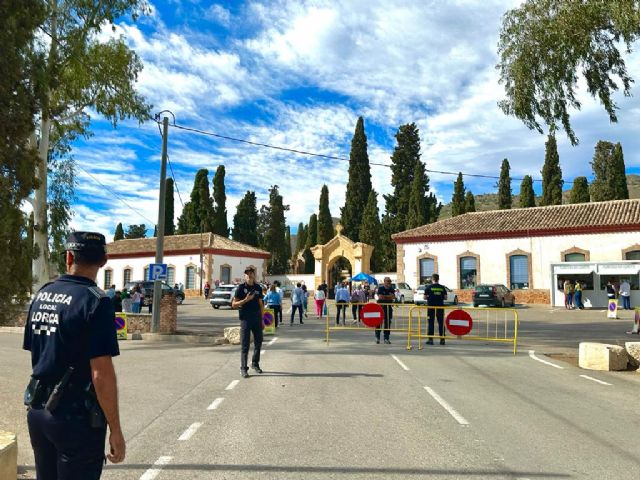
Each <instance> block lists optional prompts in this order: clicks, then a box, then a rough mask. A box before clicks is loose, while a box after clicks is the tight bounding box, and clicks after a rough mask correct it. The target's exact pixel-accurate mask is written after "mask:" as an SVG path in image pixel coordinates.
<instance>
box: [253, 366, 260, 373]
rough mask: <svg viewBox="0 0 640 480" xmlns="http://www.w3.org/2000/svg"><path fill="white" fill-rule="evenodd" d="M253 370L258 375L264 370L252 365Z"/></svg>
mask: <svg viewBox="0 0 640 480" xmlns="http://www.w3.org/2000/svg"><path fill="white" fill-rule="evenodd" d="M251 368H253V369H254V370H255V371H256V372H258V373H262V369H261V368H260V365H251Z"/></svg>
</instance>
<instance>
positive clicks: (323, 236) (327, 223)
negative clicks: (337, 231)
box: [318, 185, 334, 245]
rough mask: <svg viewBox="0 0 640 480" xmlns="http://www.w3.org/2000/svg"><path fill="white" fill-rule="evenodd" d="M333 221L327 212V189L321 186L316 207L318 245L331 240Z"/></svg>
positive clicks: (328, 211) (329, 212)
mask: <svg viewBox="0 0 640 480" xmlns="http://www.w3.org/2000/svg"><path fill="white" fill-rule="evenodd" d="M333 235H334V233H333V219H332V218H331V211H330V210H329V187H327V186H326V185H323V186H322V189H321V190H320V203H319V205H318V244H319V245H324V244H325V243H327V242H328V241H329V240H331V239H332V238H333Z"/></svg>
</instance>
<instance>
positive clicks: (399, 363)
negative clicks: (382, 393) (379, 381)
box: [391, 355, 409, 371]
mask: <svg viewBox="0 0 640 480" xmlns="http://www.w3.org/2000/svg"><path fill="white" fill-rule="evenodd" d="M391 358H393V359H394V360H395V361H396V362H398V365H400V366H401V367H402V368H404V369H405V370H407V371H408V370H409V367H407V366H406V365H405V364H404V363H402V360H400V359H399V358H398V357H396V356H395V355H391Z"/></svg>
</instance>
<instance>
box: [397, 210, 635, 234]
mask: <svg viewBox="0 0 640 480" xmlns="http://www.w3.org/2000/svg"><path fill="white" fill-rule="evenodd" d="M637 230H640V200H638V199H633V200H614V201H609V202H591V203H579V204H570V205H553V206H549V207H532V208H514V209H510V210H491V211H487V212H474V213H466V214H464V215H459V216H457V217H453V218H447V219H445V220H441V221H439V222H435V223H431V224H428V225H423V226H421V227H417V228H414V229H411V230H406V231H404V232H400V233H397V234H395V235H393V236H392V237H393V239H394V240H395V241H396V242H397V243H410V242H412V241H449V240H461V239H482V238H508V237H521V236H545V235H563V234H578V233H601V232H615V231H637Z"/></svg>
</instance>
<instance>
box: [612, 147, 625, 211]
mask: <svg viewBox="0 0 640 480" xmlns="http://www.w3.org/2000/svg"><path fill="white" fill-rule="evenodd" d="M611 186H612V188H613V191H614V195H615V196H616V198H618V199H620V200H626V199H628V198H629V187H628V186H627V171H626V167H625V164H624V154H623V152H622V145H620V142H618V143H616V146H615V149H614V151H613V178H612V185H611Z"/></svg>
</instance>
